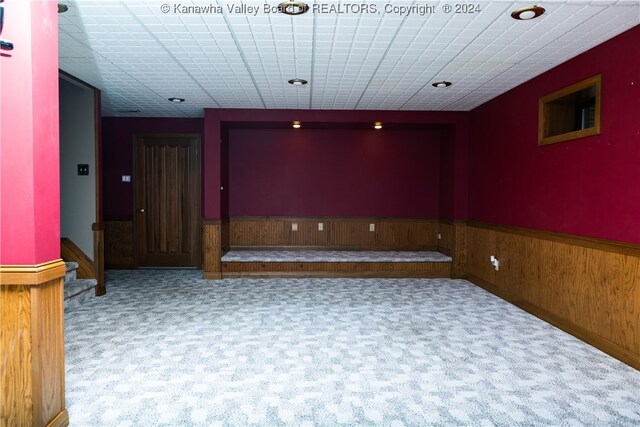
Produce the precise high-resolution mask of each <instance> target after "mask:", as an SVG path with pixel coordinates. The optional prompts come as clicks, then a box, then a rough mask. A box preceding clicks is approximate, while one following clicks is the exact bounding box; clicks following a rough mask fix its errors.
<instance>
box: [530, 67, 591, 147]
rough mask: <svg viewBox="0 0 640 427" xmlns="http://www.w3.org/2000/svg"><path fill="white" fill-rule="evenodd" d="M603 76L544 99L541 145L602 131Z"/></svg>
mask: <svg viewBox="0 0 640 427" xmlns="http://www.w3.org/2000/svg"><path fill="white" fill-rule="evenodd" d="M601 80H602V79H601V75H600V74H598V75H597V76H594V77H591V78H588V79H586V80H583V81H581V82H578V83H576V84H573V85H571V86H569V87H566V88H564V89H560V90H558V91H556V92H553V93H551V94H549V95H546V96H544V97H542V98H540V101H539V110H538V145H548V144H555V143H557V142H564V141H569V140H572V139H578V138H584V137H585V136H591V135H598V134H599V133H600V103H601V96H600V92H601Z"/></svg>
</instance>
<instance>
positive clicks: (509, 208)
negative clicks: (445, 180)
mask: <svg viewBox="0 0 640 427" xmlns="http://www.w3.org/2000/svg"><path fill="white" fill-rule="evenodd" d="M596 74H602V125H601V131H602V132H601V134H600V135H597V136H592V137H587V138H583V139H579V140H573V141H568V142H563V143H558V144H553V145H548V146H543V147H538V145H537V126H538V99H539V98H540V97H541V96H544V95H546V94H548V93H551V92H554V91H556V90H558V89H561V88H563V87H566V86H569V85H571V84H573V83H576V82H578V81H580V80H583V79H585V78H588V77H591V76H593V75H596ZM639 100H640V26H636V27H634V28H632V29H630V30H629V31H626V32H625V33H623V34H621V35H619V36H617V37H615V38H613V39H611V40H609V41H607V42H605V43H603V44H601V45H599V46H597V47H595V48H593V49H591V50H589V51H587V52H585V53H584V54H582V55H579V56H577V57H576V58H574V59H572V60H570V61H568V62H566V63H564V64H562V65H560V66H558V67H556V68H554V69H552V70H550V71H548V72H546V73H544V74H542V75H540V76H538V77H536V78H534V79H533V80H531V81H529V82H527V83H525V84H523V85H521V86H519V87H517V88H515V89H513V90H511V91H509V92H507V93H506V94H503V95H501V96H500V97H498V98H496V99H494V100H492V101H490V102H488V103H486V104H484V105H482V106H480V107H479V108H477V109H475V110H473V111H472V113H471V129H472V133H471V139H470V141H471V146H470V158H471V163H470V168H469V185H470V187H469V194H470V197H469V218H470V219H471V220H477V221H486V222H491V223H498V224H507V225H515V226H522V227H528V228H534V229H542V230H549V231H556V232H563V233H569V234H576V235H582V236H590V237H597V238H604V239H612V240H618V241H626V242H632V243H640V101H639Z"/></svg>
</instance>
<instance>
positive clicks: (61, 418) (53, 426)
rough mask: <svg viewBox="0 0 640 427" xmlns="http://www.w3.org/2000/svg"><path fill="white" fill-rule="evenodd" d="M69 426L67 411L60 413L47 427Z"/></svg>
mask: <svg viewBox="0 0 640 427" xmlns="http://www.w3.org/2000/svg"><path fill="white" fill-rule="evenodd" d="M68 425H69V413H68V412H67V410H66V409H64V410H63V411H62V412H60V413H59V414H58V415H57V416H56V417H55V418H54V419H52V420H51V421H50V422H49V424H47V427H67V426H68Z"/></svg>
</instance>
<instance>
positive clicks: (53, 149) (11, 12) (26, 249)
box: [0, 0, 60, 418]
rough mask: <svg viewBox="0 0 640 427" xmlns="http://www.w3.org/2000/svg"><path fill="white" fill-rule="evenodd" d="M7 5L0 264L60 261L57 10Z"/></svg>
mask: <svg viewBox="0 0 640 427" xmlns="http://www.w3.org/2000/svg"><path fill="white" fill-rule="evenodd" d="M7 3H8V4H6V6H5V5H4V4H3V7H6V8H7V15H8V16H10V19H8V20H6V22H5V26H4V32H3V34H2V38H3V39H5V38H6V39H8V40H11V41H12V42H14V43H15V45H16V48H15V50H12V51H4V50H3V51H2V58H0V68H1V69H2V71H1V72H0V87H1V88H2V97H0V236H2V238H1V239H0V265H12V264H21V265H34V264H41V263H45V262H49V261H53V260H56V259H58V258H60V156H59V146H60V138H59V126H60V119H59V104H58V33H57V31H52V30H51V29H52V28H57V26H58V14H57V10H56V6H55V3H54V2H48V1H45V0H39V1H28V2H7ZM27 316H28V314H27ZM3 332H4V325H3ZM3 357H4V356H3ZM3 366H4V362H3ZM3 418H4V417H3Z"/></svg>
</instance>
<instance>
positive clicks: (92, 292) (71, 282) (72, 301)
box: [64, 262, 98, 310]
mask: <svg viewBox="0 0 640 427" xmlns="http://www.w3.org/2000/svg"><path fill="white" fill-rule="evenodd" d="M65 265H66V266H67V273H66V274H65V276H64V309H65V310H66V309H68V308H72V307H77V306H79V305H82V304H83V303H85V302H86V301H88V300H90V299H91V298H94V297H95V296H96V285H97V283H98V281H97V280H96V279H78V278H77V270H78V263H77V262H65Z"/></svg>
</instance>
